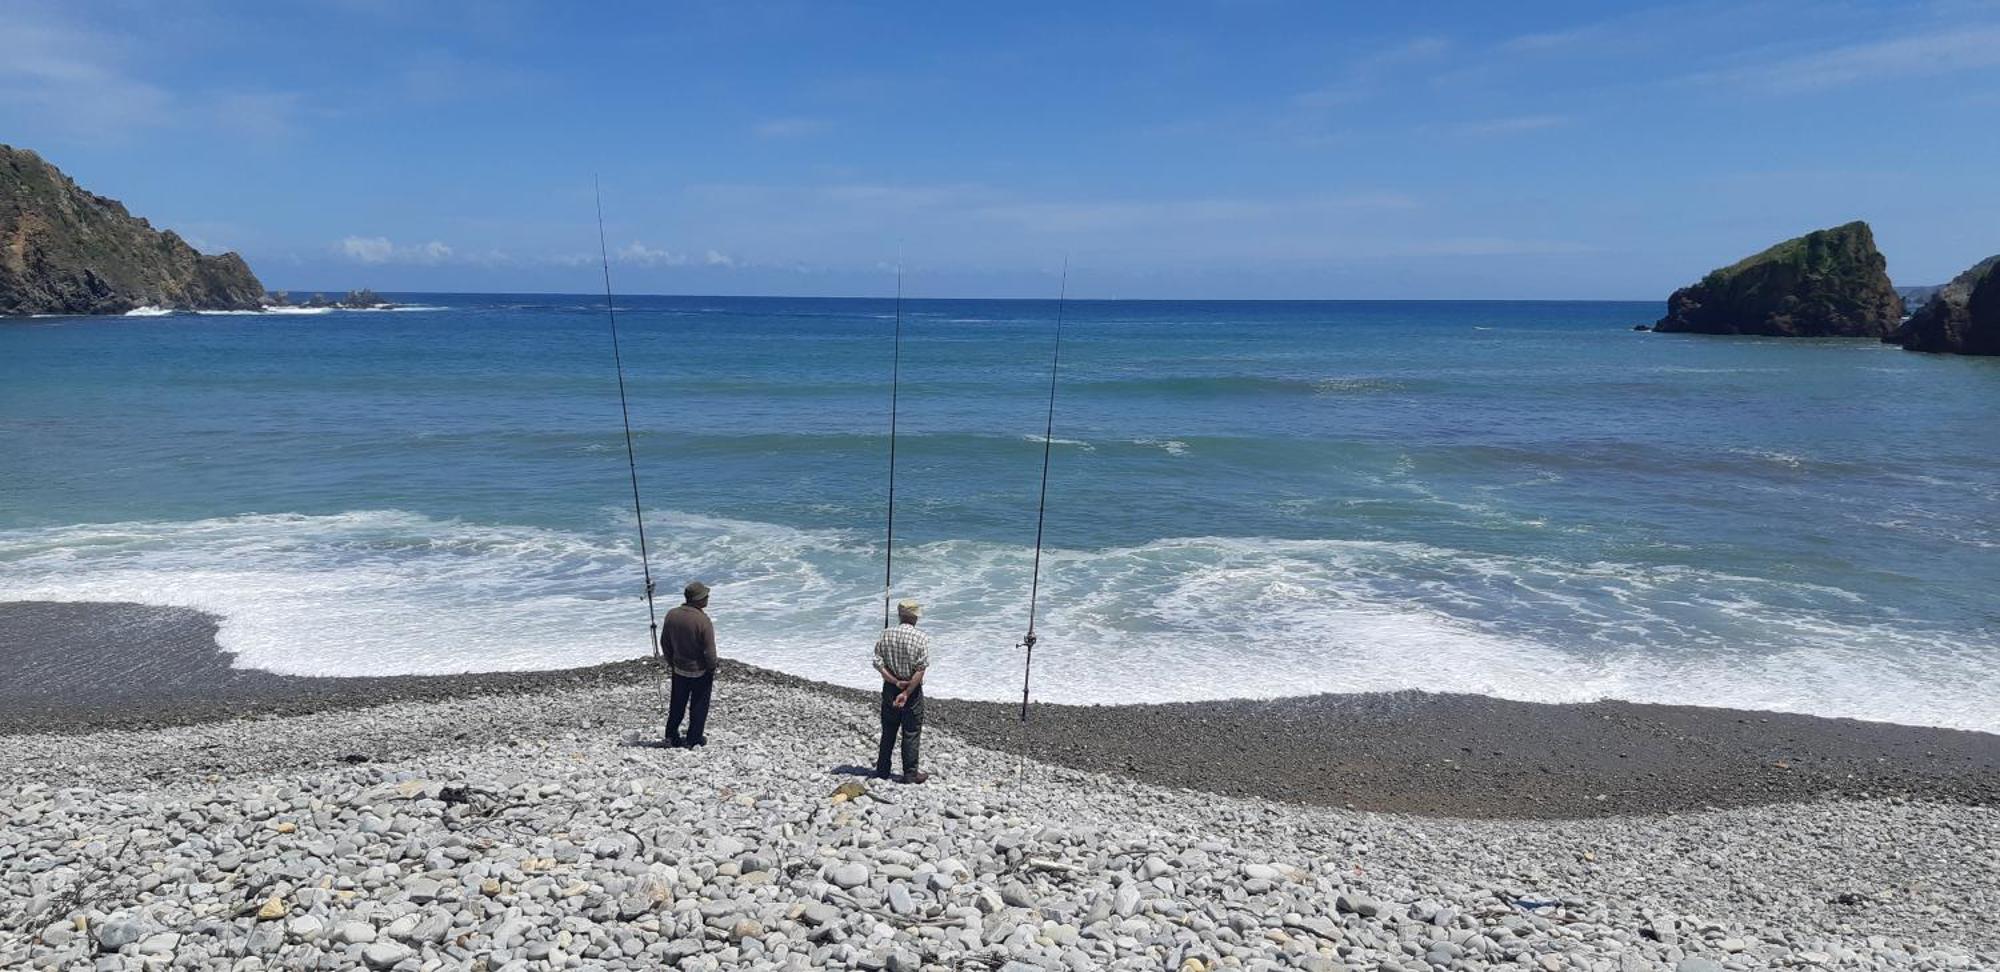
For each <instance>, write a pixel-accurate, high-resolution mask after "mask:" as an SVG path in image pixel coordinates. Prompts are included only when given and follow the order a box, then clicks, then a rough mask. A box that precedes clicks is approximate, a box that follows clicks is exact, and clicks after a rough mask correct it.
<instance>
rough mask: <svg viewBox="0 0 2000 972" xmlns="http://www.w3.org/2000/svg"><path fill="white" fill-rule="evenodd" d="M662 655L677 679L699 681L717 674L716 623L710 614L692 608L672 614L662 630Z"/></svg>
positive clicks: (692, 606) (683, 608)
mask: <svg viewBox="0 0 2000 972" xmlns="http://www.w3.org/2000/svg"><path fill="white" fill-rule="evenodd" d="M660 653H661V654H664V655H666V656H667V663H668V664H669V665H672V666H673V668H674V674H676V675H685V676H687V677H689V678H699V677H700V676H703V675H706V674H708V673H710V672H712V671H715V623H714V622H713V621H710V620H709V619H708V612H706V611H703V610H702V609H700V608H698V607H695V606H694V605H692V604H683V605H681V606H680V607H677V608H674V609H673V610H671V611H668V612H667V621H666V624H664V625H662V626H661V627H660Z"/></svg>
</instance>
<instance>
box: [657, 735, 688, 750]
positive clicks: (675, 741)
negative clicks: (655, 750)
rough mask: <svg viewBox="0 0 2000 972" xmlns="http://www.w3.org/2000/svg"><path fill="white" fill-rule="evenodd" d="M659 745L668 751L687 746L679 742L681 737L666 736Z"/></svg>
mask: <svg viewBox="0 0 2000 972" xmlns="http://www.w3.org/2000/svg"><path fill="white" fill-rule="evenodd" d="M661 745H664V746H666V747H667V748H668V749H679V748H681V747H682V746H685V745H687V744H686V743H683V742H681V737H679V736H668V737H667V738H666V740H665V741H664V742H663V743H661Z"/></svg>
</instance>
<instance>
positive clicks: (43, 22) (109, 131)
mask: <svg viewBox="0 0 2000 972" xmlns="http://www.w3.org/2000/svg"><path fill="white" fill-rule="evenodd" d="M4 22H5V26H6V33H7V56H6V57H4V58H0V102H5V103H10V104H14V105H17V106H20V107H23V108H26V109H29V110H31V111H33V112H34V113H35V114H36V115H38V116H40V117H43V118H45V119H47V120H49V121H51V122H53V123H55V124H57V125H59V126H60V127H64V128H68V129H72V130H74V131H75V132H76V133H77V134H79V135H84V136H87V137H98V138H104V137H115V135H116V133H118V132H121V131H124V130H127V129H130V128H134V127H139V126H147V127H151V126H154V125H159V124H164V123H165V120H166V118H165V116H166V110H167V108H168V106H169V105H170V104H171V102H172V101H173V98H172V96H171V95H169V94H168V93H167V92H166V91H164V90H162V89H161V88H159V87H157V86H155V85H152V84H149V83H147V82H145V81H141V80H139V79H136V78H133V77H130V76H128V75H127V74H126V73H125V72H124V70H123V69H122V67H121V65H122V64H123V63H124V62H125V61H126V59H127V58H128V57H129V56H130V50H131V47H132V43H131V41H130V40H129V39H127V38H124V37H120V36H117V35H112V34H106V33H102V32H98V31H93V30H89V29H86V28H83V27H79V26H77V25H74V24H69V23H65V22H62V21H60V20H57V19H53V18H45V17H41V16H38V15H37V14H35V13H34V12H32V11H29V10H25V9H19V8H17V9H14V10H12V11H10V12H9V13H7V14H6V15H5V17H4Z"/></svg>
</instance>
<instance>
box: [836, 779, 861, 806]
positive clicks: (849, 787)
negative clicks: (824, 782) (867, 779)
mask: <svg viewBox="0 0 2000 972" xmlns="http://www.w3.org/2000/svg"><path fill="white" fill-rule="evenodd" d="M867 794H868V788H867V787H865V786H862V785H861V784H860V783H858V782H856V781H854V780H848V781H847V782H845V783H842V784H840V786H838V787H836V788H835V789H834V791H833V802H835V803H846V802H847V801H849V800H855V799H859V798H861V797H863V796H866V795H867Z"/></svg>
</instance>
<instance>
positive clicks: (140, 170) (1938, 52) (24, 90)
mask: <svg viewBox="0 0 2000 972" xmlns="http://www.w3.org/2000/svg"><path fill="white" fill-rule="evenodd" d="M0 31H3V32H4V36H6V37H7V38H8V44H7V47H8V48H9V52H8V56H7V57H6V58H5V59H4V60H0V142H6V143H9V144H14V145H20V146H26V147H30V148H34V149H36V150H38V151H40V152H41V153H42V154H43V155H45V156H46V157H48V158H49V159H50V160H52V161H54V162H56V163H57V164H58V165H60V166H62V167H63V168H64V169H65V170H66V171H67V172H69V173H70V174H71V175H73V176H74V177H76V178H77V179H78V180H79V181H80V182H81V183H83V184H84V185H85V186H86V187H89V188H91V189H93V190H95V191H98V192H101V193H104V194H106V195H110V196H113V197H115V198H118V199H121V200H123V201H124V202H125V203H126V204H127V205H129V206H130V207H131V208H132V209H133V210H134V211H135V212H137V213H139V214H141V215H145V216H148V217H150V218H152V219H153V221H154V222H155V223H156V224H157V225H164V226H168V227H172V228H174V229H177V230H179V231H180V232H182V233H183V234H184V235H185V236H187V237H188V238H189V239H190V240H192V241H194V242H195V243H196V244H197V245H198V246H201V247H203V248H204V249H211V250H219V249H236V250H239V251H241V252H242V253H243V254H244V255H245V256H246V257H247V258H248V259H249V260H250V262H251V265H252V266H253V268H255V269H256V270H257V271H258V273H259V275H260V276H261V277H263V279H264V280H265V282H266V283H267V284H268V285H269V286H271V287H273V288H280V287H284V288H292V289H313V288H322V289H336V288H345V287H351V286H364V285H365V286H372V287H375V288H377V289H383V290H482V291H571V292H587V291H589V290H591V289H593V288H595V287H597V286H598V285H599V282H600V281H599V279H598V276H597V273H598V270H597V266H596V252H597V250H596V248H597V237H596V228H595V225H594V223H593V222H592V210H591V190H590V186H591V178H592V176H593V174H595V175H596V176H597V177H598V178H599V179H601V180H602V183H603V186H604V194H605V207H606V211H607V233H608V235H609V238H610V241H611V248H612V251H613V268H612V269H613V274H614V277H615V279H616V281H617V284H618V286H619V289H621V290H625V291H630V292H649V293H727V294H880V293H885V292H887V291H889V290H890V289H891V288H892V287H893V279H892V277H891V275H890V273H889V271H888V268H889V267H891V266H893V265H894V264H895V262H896V261H897V259H898V253H899V252H900V254H901V259H902V260H903V262H904V263H905V265H906V266H907V268H908V272H909V283H908V286H909V291H910V292H911V293H912V294H916V295H928V296H1047V295H1048V294H1050V293H1051V292H1053V290H1054V285H1055V273H1056V270H1057V268H1058V267H1059V266H1060V264H1061V262H1062V259H1063V256H1064V254H1065V253H1067V254H1070V256H1071V260H1072V262H1073V266H1074V270H1073V273H1072V284H1073V286H1072V292H1073V293H1074V294H1077V295H1080V296H1085V297H1263V298H1316V297H1323V298H1349V297H1351V298H1426V297H1437V298H1539V297H1550V298H1564V297H1574V298H1639V299H1660V298H1663V297H1664V296H1665V294H1666V293H1667V291H1669V290H1670V289H1672V288H1673V287H1675V286H1677V285H1679V284H1682V283H1686V282H1688V281H1690V280H1692V279H1694V278H1695V277H1698V276H1699V275H1700V274H1701V273H1703V272H1705V271H1706V270H1708V269H1709V268H1711V267H1713V266H1715V265H1718V264H1721V263H1726V262H1729V261H1731V260H1734V259H1736V258H1738V257H1741V256H1743V255H1745V254H1747V253H1750V252H1753V251H1755V250H1757V249H1759V248H1761V247H1763V246H1765V245H1767V244H1769V243H1771V242H1774V241H1776V240H1778V239H1781V238H1784V237H1787V236H1791V235H1796V234H1797V233H1799V232H1803V231H1805V230H1808V229H1811V228H1814V227H1818V226H1824V225H1831V224H1834V223H1839V222H1843V221H1846V220H1849V219H1854V218H1865V219H1867V220H1869V221H1870V222H1871V223H1873V224H1874V226H1875V229H1876V233H1877V238H1878V240H1879V242H1880V243H1881V244H1882V246H1883V249H1884V251H1885V252H1886V253H1887V255H1888V258H1889V264H1890V272H1891V274H1892V275H1893V276H1894V277H1895V278H1896V279H1897V281H1898V282H1899V283H1932V282H1939V281H1942V280H1944V279H1946V278H1948V277H1950V276H1951V275H1952V274H1954V273H1957V272H1958V271H1959V270H1961V269H1963V268H1964V267H1966V266H1967V265H1970V264H1971V263H1973V262H1974V261H1976V260H1978V259H1980V258H1983V257H1985V256H1987V255H1990V254H1992V253H1995V252H2000V179H1996V178H1994V173H1995V171H1996V160H2000V125H1995V124H1993V120H1994V119H1995V118H1996V117H2000V3H1992V2H1958V0H1946V2H1938V3H1911V4H1887V3H1841V2H1837V0H1836V2H1770V3H1750V4H1741V3H1730V4H1722V3H1692V4H1671V5H1648V6H1632V7H1619V6H1614V5H1611V4H1602V3H1554V2H1521V3H1511V4H1494V3H1476V4H1447V3H1426V4H1380V3H1365V4H1364V3H1356V4H1345V3H1312V2H1288V0H1226V2H1225V0H1217V2H1206V3H1194V2H1181V3H1167V2H1162V3H1143V4H1142V3H1133V4H1129V5H1112V4H1071V3H1048V4H1044V3H1036V2H1016V3H1008V4H957V3H942V4H893V5H892V4H854V3H813V2H797V3H748V2H746V3H722V2H717V3H633V4H616V3H602V4H566V3H565V4H557V3H549V4H527V3H508V2H503V0H482V2H476V3H452V2H429V3H401V2H389V0H381V2H375V0H342V2H325V3H283V4H266V3H205V2H194V0H190V2H184V3H174V4H155V3H138V2H134V3H113V2H102V3H39V2H14V0H0Z"/></svg>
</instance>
